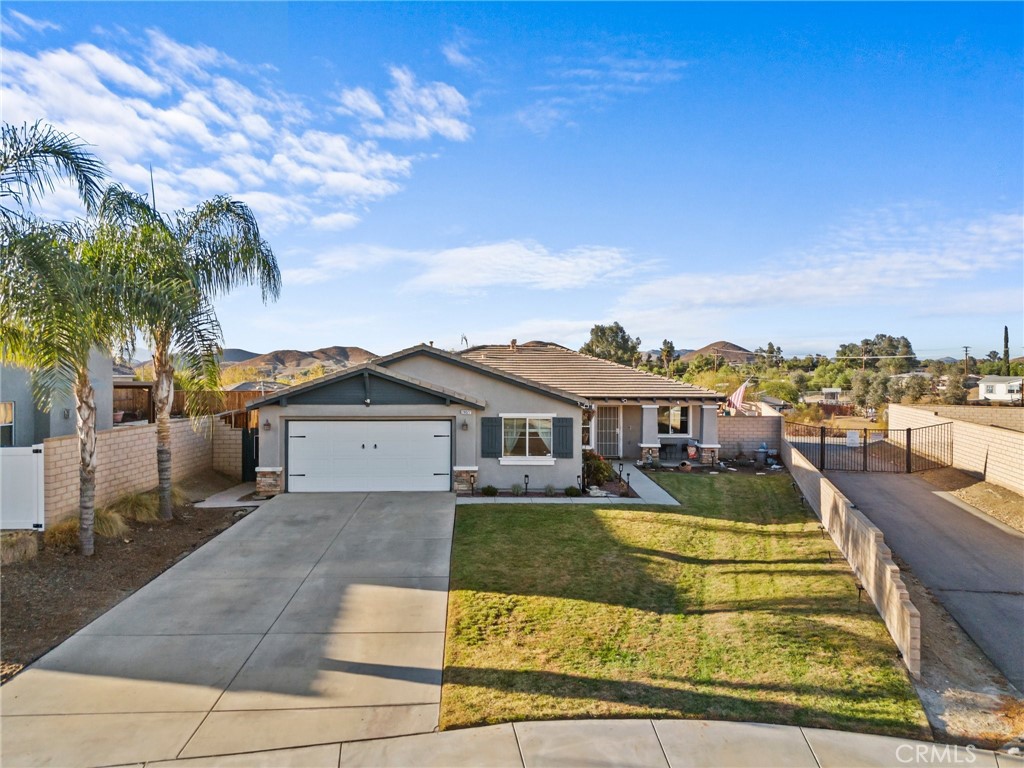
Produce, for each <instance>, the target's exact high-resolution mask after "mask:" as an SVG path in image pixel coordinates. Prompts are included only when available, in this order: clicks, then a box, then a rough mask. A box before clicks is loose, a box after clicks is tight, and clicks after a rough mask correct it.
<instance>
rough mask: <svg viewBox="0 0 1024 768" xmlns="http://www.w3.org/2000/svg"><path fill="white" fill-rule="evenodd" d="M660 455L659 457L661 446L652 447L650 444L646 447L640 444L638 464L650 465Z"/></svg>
mask: <svg viewBox="0 0 1024 768" xmlns="http://www.w3.org/2000/svg"><path fill="white" fill-rule="evenodd" d="M660 455H661V446H660V445H652V444H648V445H643V444H641V445H640V463H641V464H650V463H652V462H654V461H657V460H658V457H659V456H660Z"/></svg>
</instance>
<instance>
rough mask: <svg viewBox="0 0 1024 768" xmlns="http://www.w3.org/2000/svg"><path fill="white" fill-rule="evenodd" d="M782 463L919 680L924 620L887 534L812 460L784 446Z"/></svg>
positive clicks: (912, 673) (791, 447)
mask: <svg viewBox="0 0 1024 768" xmlns="http://www.w3.org/2000/svg"><path fill="white" fill-rule="evenodd" d="M781 455H782V460H783V462H784V463H785V464H786V466H787V467H789V470H790V473H791V474H792V476H793V479H794V480H795V481H796V484H797V485H798V486H799V488H800V491H801V493H803V495H804V498H805V499H806V500H807V502H808V504H810V506H811V508H812V509H813V510H814V513H815V514H816V515H817V516H818V518H819V519H820V520H821V522H822V525H823V526H824V527H825V530H827V531H828V532H829V535H830V536H831V537H832V540H833V541H834V542H835V543H836V546H838V547H839V549H840V551H841V552H842V553H843V556H844V557H845V558H846V560H847V562H848V563H849V564H850V567H851V568H853V572H854V573H855V574H856V575H857V578H858V579H859V580H860V583H861V584H863V585H864V591H865V592H866V593H867V594H868V596H869V597H870V598H871V601H872V602H873V603H874V604H875V608H876V609H877V610H878V613H879V615H880V616H881V617H882V621H884V622H885V626H886V628H887V629H888V630H889V634H890V635H891V636H892V639H893V641H894V642H895V643H896V647H897V648H899V650H900V653H902V654H903V663H904V664H906V666H907V669H908V670H909V671H910V674H911V675H913V676H914V677H920V675H921V614H920V613H919V612H918V610H917V607H916V606H915V605H914V604H913V603H912V602H911V601H910V593H909V592H908V590H907V587H906V584H904V583H903V578H902V577H901V576H900V569H899V566H897V565H896V563H895V562H893V559H892V552H891V550H890V549H889V547H887V546H886V544H885V539H884V537H883V536H882V532H881V530H879V529H878V527H876V526H875V525H874V524H873V523H872V522H871V521H870V520H868V519H867V518H866V517H864V515H863V514H862V513H861V512H859V511H858V510H856V509H854V507H853V505H852V504H851V503H850V500H849V499H847V498H846V497H845V496H844V495H843V494H842V493H840V492H839V489H838V488H836V487H835V486H834V485H832V483H831V482H829V481H828V480H827V479H826V478H825V476H824V475H822V474H821V473H820V472H819V471H818V470H817V469H816V468H815V467H814V465H813V464H811V462H810V461H808V460H807V458H806V457H804V456H803V454H801V453H800V452H799V451H797V450H795V449H794V448H793V446H792V445H791V444H790V443H789V442H787V441H785V440H783V441H782V451H781Z"/></svg>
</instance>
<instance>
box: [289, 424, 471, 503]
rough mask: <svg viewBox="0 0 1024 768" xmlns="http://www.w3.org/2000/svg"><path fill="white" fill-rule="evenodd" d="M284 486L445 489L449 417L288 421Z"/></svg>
mask: <svg viewBox="0 0 1024 768" xmlns="http://www.w3.org/2000/svg"><path fill="white" fill-rule="evenodd" d="M286 442H287V451H288V458H287V467H288V469H287V490H288V491H291V492H303V491H307V492H308V491H448V490H450V489H451V472H452V422H451V421H450V420H447V419H445V420H437V421H413V420H363V421H288V422H287V437H286Z"/></svg>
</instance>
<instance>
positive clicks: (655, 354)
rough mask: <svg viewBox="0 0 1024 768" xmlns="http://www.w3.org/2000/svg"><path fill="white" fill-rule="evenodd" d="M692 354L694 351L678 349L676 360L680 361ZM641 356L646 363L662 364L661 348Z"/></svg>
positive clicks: (649, 350)
mask: <svg viewBox="0 0 1024 768" xmlns="http://www.w3.org/2000/svg"><path fill="white" fill-rule="evenodd" d="M690 352H693V350H692V349H677V350H676V356H675V359H676V360H678V359H680V358H681V357H682V356H683V355H687V354H689V353H690ZM640 354H641V356H642V357H643V360H644V362H645V363H651V362H655V363H657V362H661V348H660V347H659V348H658V349H648V350H647V351H646V352H641V353H640Z"/></svg>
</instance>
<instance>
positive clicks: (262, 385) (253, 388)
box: [224, 379, 287, 392]
mask: <svg viewBox="0 0 1024 768" xmlns="http://www.w3.org/2000/svg"><path fill="white" fill-rule="evenodd" d="M286 388H287V385H286V384H282V383H281V382H279V381H269V380H266V379H264V380H262V381H240V382H238V383H237V384H232V385H231V386H230V387H227V388H226V389H225V390H224V391H225V392H280V391H281V390H282V389H286Z"/></svg>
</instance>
